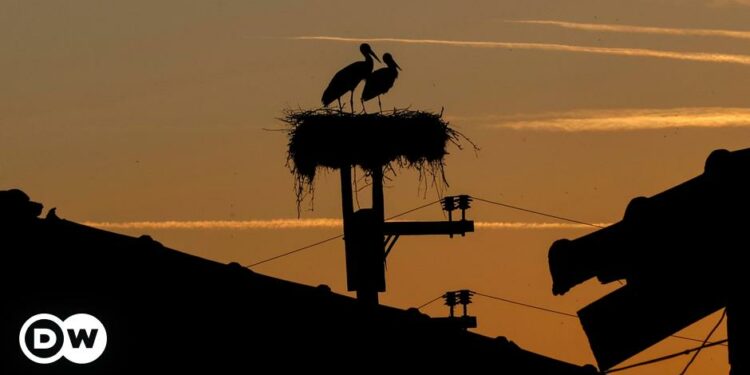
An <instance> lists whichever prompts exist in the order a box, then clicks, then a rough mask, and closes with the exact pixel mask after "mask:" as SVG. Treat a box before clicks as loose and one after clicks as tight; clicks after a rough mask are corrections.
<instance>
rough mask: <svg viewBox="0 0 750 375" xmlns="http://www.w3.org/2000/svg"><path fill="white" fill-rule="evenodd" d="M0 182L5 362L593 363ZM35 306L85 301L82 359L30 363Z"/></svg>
mask: <svg viewBox="0 0 750 375" xmlns="http://www.w3.org/2000/svg"><path fill="white" fill-rule="evenodd" d="M41 212H42V206H41V205H40V204H39V203H34V202H31V201H30V200H29V199H28V197H27V196H26V195H25V194H24V193H22V192H21V191H18V190H12V191H3V192H0V239H1V241H2V246H0V249H2V255H3V258H2V262H0V285H1V288H2V301H1V302H0V306H2V308H0V373H2V374H17V373H18V374H20V373H23V374H27V373H48V374H60V373H76V374H112V373H136V374H137V373H149V374H151V373H157V374H162V373H163V374H181V373H191V374H192V373H207V374H218V373H232V374H237V373H247V374H258V373H289V371H304V372H305V373H318V372H320V373H347V374H357V373H363V372H366V373H369V372H374V371H385V370H387V371H389V372H390V373H395V372H401V371H404V370H406V371H410V370H412V371H413V370H417V369H418V371H419V372H420V373H424V372H428V371H434V370H441V373H442V372H445V371H446V370H457V369H462V370H463V371H470V370H476V371H481V372H496V373H502V374H581V375H584V374H589V375H591V374H595V373H596V370H595V369H594V368H593V367H591V366H586V367H579V366H575V365H571V364H567V363H563V362H560V361H557V360H554V359H550V358H548V357H544V356H541V355H537V354H534V353H531V352H528V351H525V350H523V349H520V348H519V347H518V346H517V345H515V344H514V343H512V342H510V341H508V340H507V339H505V338H503V337H498V338H489V337H485V336H481V335H478V334H474V333H471V332H466V331H464V330H462V329H460V328H458V327H455V326H450V325H446V324H444V323H443V322H441V321H439V320H433V319H430V318H429V317H428V316H426V315H423V314H421V313H419V312H418V311H416V310H414V309H410V310H401V309H396V308H392V307H386V306H370V305H366V304H362V303H359V302H358V301H356V300H354V299H352V298H349V297H346V296H343V295H339V294H335V293H332V292H331V291H330V289H329V288H328V287H326V286H319V287H311V286H305V285H301V284H296V283H292V282H288V281H284V280H280V279H276V278H273V277H268V276H264V275H261V274H258V273H255V272H252V271H250V270H248V269H246V268H244V267H242V266H240V265H238V264H236V263H232V264H228V265H227V264H221V263H217V262H213V261H210V260H206V259H202V258H198V257H195V256H191V255H188V254H185V253H181V252H179V251H175V250H172V249H168V248H166V247H164V246H162V245H161V244H159V243H158V242H156V241H154V240H153V239H151V238H150V237H148V236H142V237H139V238H135V237H129V236H124V235H120V234H116V233H112V232H107V231H102V230H98V229H94V228H91V227H86V226H83V225H80V224H76V223H74V222H71V221H67V220H65V219H64V218H60V217H64V209H62V208H61V209H60V210H58V212H57V214H55V213H53V214H51V215H48V217H47V218H45V219H41V218H39V215H40V214H41ZM38 313H50V314H54V315H56V316H59V317H62V318H63V319H64V318H65V317H66V316H69V315H72V314H75V313H88V314H91V315H94V316H96V317H97V318H99V320H101V322H102V323H103V325H104V326H105V327H106V329H107V336H108V343H107V348H106V350H105V351H104V354H103V355H102V356H101V357H100V358H99V359H97V360H96V361H94V362H92V363H90V364H87V365H77V364H73V363H71V362H68V361H67V360H66V359H61V360H59V361H58V362H55V363H54V364H49V365H38V364H34V363H32V362H31V361H29V360H28V359H27V358H26V357H24V355H23V354H22V353H21V351H20V349H19V342H18V334H19V329H20V327H21V325H22V324H23V323H24V321H26V319H28V318H29V317H31V316H32V315H35V314H38Z"/></svg>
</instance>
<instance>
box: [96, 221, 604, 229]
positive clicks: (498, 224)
mask: <svg viewBox="0 0 750 375" xmlns="http://www.w3.org/2000/svg"><path fill="white" fill-rule="evenodd" d="M83 225H88V226H91V227H95V228H100V229H107V230H118V229H119V230H124V229H125V230H127V229H134V230H143V229H162V230H164V229H177V230H257V229H263V230H278V229H340V228H342V221H341V219H270V220H244V221H242V220H195V221H177V220H166V221H127V222H108V221H103V222H94V221H87V222H83ZM597 225H600V226H606V225H609V224H606V223H605V224H597ZM474 226H475V227H476V228H477V229H480V230H481V229H521V230H523V229H526V230H528V229H532V230H533V229H591V227H590V226H586V225H583V224H572V223H532V222H512V221H511V222H506V221H478V222H475V223H474Z"/></svg>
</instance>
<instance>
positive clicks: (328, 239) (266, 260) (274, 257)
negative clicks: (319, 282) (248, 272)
mask: <svg viewBox="0 0 750 375" xmlns="http://www.w3.org/2000/svg"><path fill="white" fill-rule="evenodd" d="M341 237H344V235H343V234H339V235H337V236H333V237H330V238H326V239H325V240H322V241H318V242H315V243H312V244H309V245H307V246H302V247H300V248H298V249H294V250H292V251H287V252H285V253H281V254H279V255H275V256H272V257H270V258H268V259H263V260H261V261H260V262H255V263H253V264H249V265H247V266H245V267H247V268H253V267H255V266H257V265H259V264H263V263H266V262H270V261H273V260H276V259H279V258H283V257H285V256H287V255H292V254H294V253H298V252H300V251H302V250H307V249H309V248H311V247H315V246H318V245H322V244H324V243H326V242H329V241H333V240H335V239H337V238H341Z"/></svg>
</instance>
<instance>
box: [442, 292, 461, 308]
mask: <svg viewBox="0 0 750 375" xmlns="http://www.w3.org/2000/svg"><path fill="white" fill-rule="evenodd" d="M443 298H445V304H446V305H448V306H450V307H453V306H456V304H457V303H458V302H457V300H456V292H446V293H445V295H444V296H443Z"/></svg>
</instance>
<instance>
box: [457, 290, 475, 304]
mask: <svg viewBox="0 0 750 375" xmlns="http://www.w3.org/2000/svg"><path fill="white" fill-rule="evenodd" d="M473 294H474V293H472V292H471V291H470V290H468V289H463V290H460V291H459V292H458V303H460V304H462V305H468V304H470V303H471V296H472V295H473Z"/></svg>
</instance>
